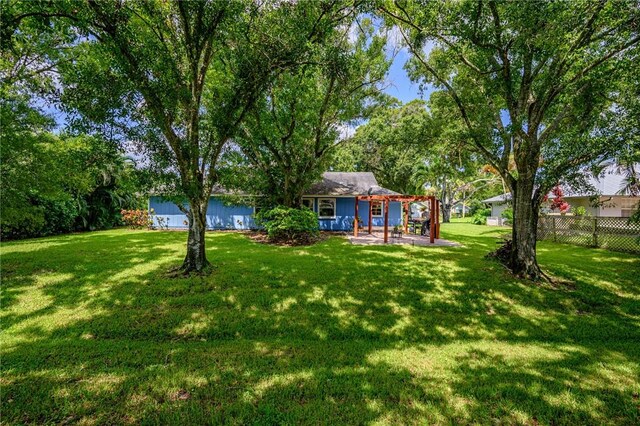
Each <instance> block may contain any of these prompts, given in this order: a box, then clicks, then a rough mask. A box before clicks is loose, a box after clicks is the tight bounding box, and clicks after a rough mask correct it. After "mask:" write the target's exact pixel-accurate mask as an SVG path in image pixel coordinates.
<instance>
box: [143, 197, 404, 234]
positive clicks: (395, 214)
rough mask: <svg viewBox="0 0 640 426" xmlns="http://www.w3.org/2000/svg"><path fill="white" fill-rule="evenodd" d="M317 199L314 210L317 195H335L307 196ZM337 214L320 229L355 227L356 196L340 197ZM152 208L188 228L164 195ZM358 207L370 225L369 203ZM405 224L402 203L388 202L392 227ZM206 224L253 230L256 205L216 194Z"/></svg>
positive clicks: (376, 222)
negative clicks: (225, 201) (227, 201)
mask: <svg viewBox="0 0 640 426" xmlns="http://www.w3.org/2000/svg"><path fill="white" fill-rule="evenodd" d="M305 198H313V199H314V203H313V205H314V211H317V209H318V198H333V197H305ZM335 200H336V217H335V218H333V219H320V220H319V224H320V229H322V230H325V231H349V230H351V229H353V218H354V214H355V198H353V197H337V198H335ZM149 209H153V210H154V212H155V215H156V219H154V221H155V225H157V224H158V223H157V218H158V217H162V218H166V219H167V221H168V222H167V223H168V226H169V228H186V227H187V216H186V215H185V214H183V213H182V212H181V211H180V209H178V207H177V206H176V205H175V204H173V203H172V202H168V201H164V200H163V199H162V197H151V198H150V199H149ZM358 210H359V212H358V213H359V215H360V218H361V219H362V222H363V226H368V225H369V202H368V201H360V202H359V203H358ZM372 222H373V226H383V225H384V218H383V217H374V218H373V220H372ZM395 225H402V206H401V203H399V202H391V203H390V204H389V226H395ZM207 226H208V228H209V229H254V228H256V225H255V222H254V220H253V207H251V206H246V205H238V206H225V205H224V204H223V203H222V201H221V200H220V199H219V198H217V197H211V198H210V199H209V206H208V208H207Z"/></svg>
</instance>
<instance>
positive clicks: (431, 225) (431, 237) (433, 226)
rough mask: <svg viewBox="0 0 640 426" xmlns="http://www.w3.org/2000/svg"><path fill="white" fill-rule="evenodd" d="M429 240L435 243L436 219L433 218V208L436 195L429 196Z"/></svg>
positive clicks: (434, 208)
mask: <svg viewBox="0 0 640 426" xmlns="http://www.w3.org/2000/svg"><path fill="white" fill-rule="evenodd" d="M429 207H430V208H429V219H430V223H429V242H430V243H431V244H433V243H435V234H436V219H435V210H436V197H430V198H429Z"/></svg>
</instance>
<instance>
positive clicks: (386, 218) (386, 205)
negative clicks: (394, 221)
mask: <svg viewBox="0 0 640 426" xmlns="http://www.w3.org/2000/svg"><path fill="white" fill-rule="evenodd" d="M383 203H384V242H385V244H386V243H387V241H389V235H388V232H389V201H388V200H385V201H383Z"/></svg>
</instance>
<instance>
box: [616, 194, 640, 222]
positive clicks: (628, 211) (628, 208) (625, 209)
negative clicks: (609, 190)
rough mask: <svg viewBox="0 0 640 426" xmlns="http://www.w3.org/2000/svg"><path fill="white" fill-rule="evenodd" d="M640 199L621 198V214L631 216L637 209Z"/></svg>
mask: <svg viewBox="0 0 640 426" xmlns="http://www.w3.org/2000/svg"><path fill="white" fill-rule="evenodd" d="M638 202H639V200H638V199H637V198H623V199H621V200H620V216H621V217H631V215H633V212H635V211H636V208H637V203H638Z"/></svg>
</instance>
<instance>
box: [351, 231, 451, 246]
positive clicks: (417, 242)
mask: <svg viewBox="0 0 640 426" xmlns="http://www.w3.org/2000/svg"><path fill="white" fill-rule="evenodd" d="M347 238H348V239H349V241H350V242H351V244H356V245H374V244H380V245H382V244H385V242H384V232H382V231H378V230H375V231H373V232H372V233H371V234H369V233H367V232H360V233H359V235H358V236H357V237H354V236H353V235H348V236H347ZM387 244H403V245H410V246H425V247H461V244H458V243H456V242H453V241H448V240H443V239H437V240H435V242H434V243H433V244H431V243H430V242H429V236H428V235H424V236H423V235H418V234H402V237H401V238H392V237H391V231H389V241H388V242H387Z"/></svg>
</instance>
